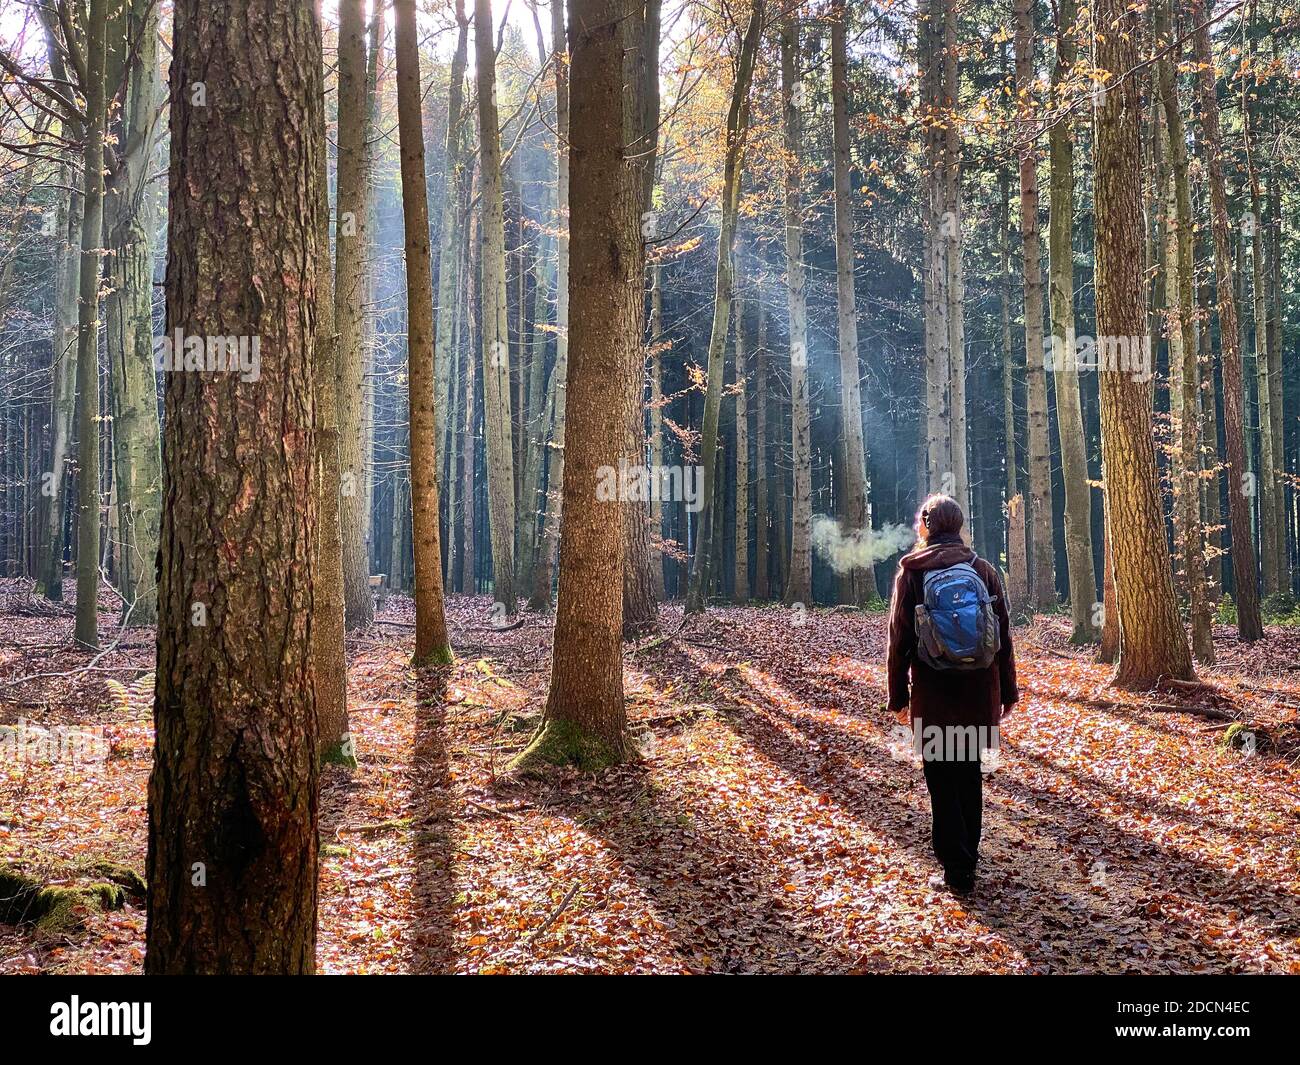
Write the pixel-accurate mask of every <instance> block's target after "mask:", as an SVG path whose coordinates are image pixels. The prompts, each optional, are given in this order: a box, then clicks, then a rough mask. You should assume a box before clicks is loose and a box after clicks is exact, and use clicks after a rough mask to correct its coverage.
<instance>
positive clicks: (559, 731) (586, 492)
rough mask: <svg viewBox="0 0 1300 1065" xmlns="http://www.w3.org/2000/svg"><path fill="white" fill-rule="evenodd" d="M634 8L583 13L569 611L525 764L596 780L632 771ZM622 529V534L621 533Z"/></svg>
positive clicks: (575, 17) (565, 586)
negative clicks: (628, 147) (628, 66)
mask: <svg viewBox="0 0 1300 1065" xmlns="http://www.w3.org/2000/svg"><path fill="white" fill-rule="evenodd" d="M626 14H627V9H626V3H625V0H573V2H572V3H571V4H570V14H569V40H570V43H571V46H572V71H573V124H572V132H571V136H570V144H571V149H572V152H573V170H572V191H573V199H574V202H576V203H579V204H581V205H582V210H581V211H580V212H578V213H577V214H575V216H574V218H573V226H572V257H573V258H572V263H573V274H572V277H571V279H570V285H571V291H572V309H573V315H572V323H571V327H572V335H571V348H570V357H569V363H568V375H567V378H566V380H565V385H566V389H567V391H568V410H567V418H568V422H569V424H568V439H569V440H570V445H569V450H570V453H569V455H568V459H567V462H566V466H567V470H566V474H565V482H564V525H563V528H562V531H561V534H560V535H561V541H562V542H561V545H560V553H561V558H562V564H561V566H560V585H559V598H558V602H557V605H556V615H555V640H554V650H553V651H552V657H551V684H550V690H549V692H548V694H547V700H546V709H545V712H544V714H543V723H542V728H541V730H540V731H539V733H538V735H537V736H536V737H535V738H534V740H533V742H532V743H531V744H530V745H529V747H528V748H527V749H526V750H525V751H524V752H523V754H522V755H521V756H520V758H519V760H518V763H517V764H518V765H519V766H520V767H521V768H529V767H532V766H534V765H536V764H538V763H574V764H576V765H578V766H579V767H581V768H583V769H595V768H599V767H601V766H605V765H608V764H610V763H612V762H618V761H622V760H623V758H624V757H625V756H626V754H627V752H628V747H629V741H628V739H627V736H626V730H627V716H626V711H625V709H624V705H623V646H622V640H621V637H620V633H621V630H622V627H623V618H622V614H623V589H622V583H623V582H622V579H621V574H622V570H623V531H622V522H621V521H619V520H618V518H617V515H618V511H619V508H620V507H621V506H622V504H621V503H620V502H619V501H618V500H617V498H615V499H613V500H602V499H601V498H600V492H599V485H600V480H601V475H600V473H599V470H600V468H601V467H602V466H607V467H613V468H617V465H618V459H619V456H620V455H621V454H622V453H623V448H624V445H625V441H626V431H627V429H626V427H627V422H626V416H625V408H624V403H623V400H624V398H625V397H624V396H623V395H619V396H616V397H614V399H615V401H614V402H611V397H610V394H609V389H610V382H611V381H619V382H621V383H622V389H623V391H624V392H630V387H629V385H630V382H631V380H632V375H631V374H630V373H629V370H630V369H631V368H632V367H633V366H635V365H639V364H640V362H641V360H642V359H643V357H644V356H643V352H642V346H641V338H642V332H643V329H644V320H643V315H644V287H645V261H644V254H645V252H644V247H643V245H642V243H641V232H640V214H641V183H640V175H639V174H637V173H636V171H635V169H634V168H632V167H629V166H627V165H626V164H625V162H624V158H623V154H624V144H625V143H626V138H625V130H626V125H627V124H626V122H625V116H624V110H623V102H622V100H621V95H622V91H623V84H624V78H623V31H622V28H621V26H620V25H619V23H620V17H622V16H626ZM611 518H612V520H611Z"/></svg>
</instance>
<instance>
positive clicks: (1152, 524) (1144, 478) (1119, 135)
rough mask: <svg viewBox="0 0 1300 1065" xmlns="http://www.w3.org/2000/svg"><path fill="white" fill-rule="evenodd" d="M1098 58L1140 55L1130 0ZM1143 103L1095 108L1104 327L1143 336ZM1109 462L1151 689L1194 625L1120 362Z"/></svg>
mask: <svg viewBox="0 0 1300 1065" xmlns="http://www.w3.org/2000/svg"><path fill="white" fill-rule="evenodd" d="M1097 18H1098V19H1099V20H1100V25H1102V26H1105V27H1106V28H1107V32H1106V33H1105V34H1104V35H1102V34H1099V35H1098V44H1097V48H1098V65H1099V66H1100V67H1101V68H1102V69H1104V70H1107V71H1111V72H1113V73H1115V74H1119V73H1120V72H1126V71H1129V70H1132V69H1133V68H1134V67H1135V66H1136V64H1137V49H1136V46H1135V43H1134V42H1135V40H1136V39H1137V37H1138V35H1139V33H1140V26H1139V24H1138V22H1137V16H1136V15H1135V14H1133V13H1131V12H1128V11H1127V10H1126V6H1125V3H1124V0H1102V3H1101V4H1100V5H1099V7H1098V11H1097ZM1141 114H1142V105H1141V100H1140V96H1139V87H1138V84H1137V82H1136V81H1135V79H1133V78H1131V77H1130V78H1122V79H1119V80H1118V81H1117V83H1116V84H1114V85H1112V86H1110V87H1108V89H1107V93H1106V99H1105V103H1104V105H1103V106H1102V107H1101V108H1100V109H1099V110H1098V111H1097V114H1096V143H1097V192H1096V197H1097V202H1096V212H1097V332H1098V334H1099V335H1100V336H1112V337H1137V336H1141V335H1143V334H1144V333H1145V330H1146V328H1147V314H1146V305H1147V300H1146V286H1145V277H1144V267H1143V264H1144V256H1143V252H1142V241H1143V234H1144V230H1145V223H1144V220H1143V212H1142V185H1141V172H1140V171H1139V170H1138V168H1136V167H1134V166H1133V165H1132V160H1134V159H1136V158H1138V157H1139V156H1140V153H1141V144H1140V140H1139V124H1140V121H1141ZM1099 377H1100V388H1101V418H1102V423H1101V424H1102V462H1103V466H1104V469H1105V483H1106V517H1107V524H1108V526H1109V530H1110V548H1111V559H1112V565H1113V567H1114V573H1115V599H1116V604H1117V606H1118V608H1119V626H1120V657H1119V665H1118V667H1117V669H1116V673H1115V683H1116V684H1117V685H1118V686H1120V687H1124V688H1129V689H1132V690H1137V691H1145V690H1147V689H1150V688H1153V687H1154V686H1155V685H1156V683H1157V682H1158V681H1159V680H1160V679H1161V678H1162V677H1174V678H1178V679H1183V680H1187V679H1191V677H1192V676H1193V673H1192V658H1191V654H1190V652H1189V651H1188V647H1187V634H1186V633H1185V632H1184V630H1183V622H1182V618H1180V617H1179V614H1178V603H1177V601H1176V600H1175V598H1174V582H1173V574H1172V570H1171V563H1170V557H1169V548H1168V545H1167V543H1166V542H1165V531H1164V514H1163V512H1162V508H1161V501H1160V482H1159V475H1158V472H1157V469H1156V454H1155V444H1154V435H1155V432H1154V426H1153V418H1152V413H1151V383H1150V381H1146V382H1143V381H1140V380H1138V379H1137V378H1136V376H1135V375H1134V374H1133V373H1131V372H1130V371H1128V370H1121V369H1120V368H1119V367H1101V368H1099Z"/></svg>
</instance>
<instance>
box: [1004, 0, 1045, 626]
mask: <svg viewBox="0 0 1300 1065" xmlns="http://www.w3.org/2000/svg"><path fill="white" fill-rule="evenodd" d="M1013 15H1014V18H1015V23H1016V30H1015V33H1016V35H1015V53H1016V94H1017V96H1018V98H1019V107H1020V121H1019V136H1020V145H1019V148H1020V238H1021V242H1022V244H1023V246H1024V262H1025V379H1026V382H1027V390H1026V406H1027V408H1028V411H1029V540H1030V547H1031V554H1032V559H1031V565H1032V568H1033V569H1032V573H1033V582H1032V589H1031V594H1032V597H1033V605H1034V607H1036V608H1037V609H1039V610H1045V609H1050V608H1051V607H1054V606H1055V605H1056V567H1055V558H1054V555H1053V546H1052V471H1051V455H1050V453H1049V451H1048V425H1047V373H1046V368H1045V367H1044V365H1043V355H1044V352H1043V271H1042V266H1041V265H1040V259H1039V239H1038V150H1037V146H1036V145H1035V143H1034V139H1035V136H1036V131H1035V126H1036V120H1035V119H1034V117H1033V115H1032V113H1031V109H1030V103H1031V93H1032V91H1033V83H1034V21H1033V18H1034V16H1033V6H1032V4H1031V2H1030V0H1014V11H1013Z"/></svg>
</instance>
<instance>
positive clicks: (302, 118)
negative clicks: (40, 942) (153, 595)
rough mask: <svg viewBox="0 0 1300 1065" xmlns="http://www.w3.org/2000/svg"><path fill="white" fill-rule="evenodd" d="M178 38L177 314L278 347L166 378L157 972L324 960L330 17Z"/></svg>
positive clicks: (208, 19) (254, 22)
mask: <svg viewBox="0 0 1300 1065" xmlns="http://www.w3.org/2000/svg"><path fill="white" fill-rule="evenodd" d="M97 2H99V0H97ZM173 49H174V51H173V58H172V66H171V132H172V137H171V197H170V221H171V226H170V231H169V233H168V258H167V325H168V332H169V334H170V333H171V331H172V330H173V329H180V330H183V331H184V332H185V333H187V334H189V335H197V336H207V335H212V336H229V335H236V336H248V337H258V338H259V339H260V345H261V349H262V351H264V352H267V353H273V357H271V358H267V360H266V362H265V364H264V366H263V367H262V369H263V373H262V374H261V376H260V378H259V380H257V381H244V380H241V379H240V375H239V374H231V373H216V374H211V373H193V372H183V371H181V372H171V373H168V374H167V375H166V378H165V380H166V408H167V411H166V413H167V417H166V420H165V423H164V424H165V430H164V433H165V445H164V448H163V455H164V465H163V492H164V499H165V506H164V508H163V522H162V547H161V554H162V570H161V574H162V578H161V582H160V584H159V589H158V591H159V596H158V601H159V618H158V670H157V681H156V698H155V707H154V716H155V722H156V728H157V739H156V743H155V747H154V764H153V773H152V775H151V776H150V779H149V856H148V870H147V871H148V881H149V901H148V925H147V928H146V948H147V949H146V954H145V971H146V972H148V973H151V974H153V973H284V974H291V973H310V972H312V971H313V969H314V966H315V947H316V856H317V839H316V827H317V775H318V769H317V728H316V700H315V692H314V686H313V681H312V665H311V653H310V632H311V625H312V621H311V615H312V596H313V581H314V577H315V556H316V536H317V511H316V497H315V492H314V488H315V484H316V454H315V440H314V434H313V428H312V406H313V404H312V359H313V352H314V348H315V343H316V337H317V326H318V322H317V307H318V305H319V304H320V302H321V300H320V299H319V297H320V290H319V285H320V284H321V281H322V276H321V273H322V270H323V269H324V263H323V261H322V258H321V256H320V255H319V232H320V227H321V225H322V224H323V219H321V217H320V211H321V204H322V203H323V202H324V196H323V195H322V193H321V192H320V190H319V189H318V187H317V186H318V183H319V181H320V180H321V177H322V175H323V174H324V173H325V165H324V161H323V159H322V158H321V156H322V154H323V153H324V152H325V143H324V140H323V139H322V138H321V136H320V131H321V130H322V129H323V128H324V119H323V117H322V116H321V114H320V109H321V108H322V106H323V102H322V98H323V95H324V93H323V84H322V73H321V66H322V63H321V44H320V25H319V22H318V19H317V15H316V13H315V11H314V5H313V4H311V3H309V2H308V0H239V2H238V3H231V2H218V0H202V2H196V0H178V2H177V3H176V5H175V23H174V30H173ZM286 55H288V56H292V57H294V62H284V61H283V57H284V56H286ZM268 69H275V70H276V71H277V75H276V76H277V91H276V92H267V91H266V71H267V70H268ZM198 79H203V83H204V88H205V90H206V95H207V106H202V105H195V104H194V103H193V102H192V101H193V100H194V99H195V97H194V95H193V92H194V90H193V84H194V82H195V81H196V80H198ZM230 115H238V116H239V120H238V121H237V122H232V121H230V120H229V116H230ZM250 131H252V132H253V135H254V138H255V139H253V140H250V138H249V134H250ZM231 173H238V174H242V175H244V177H245V180H246V185H245V187H246V188H247V189H253V190H256V194H255V195H253V194H249V195H248V196H245V197H240V198H234V197H231V196H229V195H228V192H229V184H228V182H229V175H230V174H231ZM216 244H220V246H221V248H222V254H220V255H212V256H201V255H195V254H194V249H195V248H201V247H211V246H214V245H216ZM231 455H256V456H257V462H256V463H240V462H232V461H231V460H230V456H231Z"/></svg>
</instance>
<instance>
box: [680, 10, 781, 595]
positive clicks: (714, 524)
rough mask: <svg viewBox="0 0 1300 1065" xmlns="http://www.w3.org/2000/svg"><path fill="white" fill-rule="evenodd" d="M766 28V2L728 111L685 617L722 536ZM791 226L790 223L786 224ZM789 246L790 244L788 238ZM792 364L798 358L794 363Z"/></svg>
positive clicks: (748, 36) (754, 16)
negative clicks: (732, 335)
mask: <svg viewBox="0 0 1300 1065" xmlns="http://www.w3.org/2000/svg"><path fill="white" fill-rule="evenodd" d="M762 28H763V0H754V4H753V7H752V8H751V9H750V14H749V23H748V25H746V27H745V34H744V37H743V38H742V39H741V46H740V55H739V56H738V57H737V61H736V79H735V82H734V83H733V84H732V87H731V104H730V107H729V108H728V110H727V125H726V137H727V143H726V157H725V161H724V163H723V179H722V221H721V225H720V229H719V232H718V257H717V264H716V269H715V277H714V288H713V325H712V328H711V330H710V332H709V353H708V367H709V376H708V386H707V389H706V391H705V394H704V418H703V422H702V425H701V428H700V462H701V464H702V465H703V467H704V509H703V510H701V511H700V514H699V525H698V528H699V530H700V531H699V535H698V536H697V537H696V540H695V553H694V555H693V556H692V557H691V577H690V583H689V585H688V587H687V589H686V613H688V614H693V613H698V612H699V611H702V610H703V609H704V604H705V600H706V599H707V597H708V588H707V586H706V584H705V580H704V576H705V568H706V566H707V564H708V560H709V554H710V552H711V551H712V549H713V542H714V537H715V535H719V534H721V531H722V524H723V522H722V514H721V513H720V512H719V511H718V510H717V508H716V507H715V506H714V495H715V494H716V493H715V491H714V487H713V485H714V478H715V477H716V476H717V473H718V469H719V466H718V416H719V414H720V413H721V410H722V378H723V367H724V363H725V351H726V344H727V331H728V328H729V325H730V321H731V301H732V298H733V293H732V286H733V283H734V278H735V247H736V224H737V217H738V214H739V207H740V184H741V173H742V168H743V165H744V155H745V141H746V138H747V136H748V133H749V88H750V84H751V83H752V82H753V78H754V63H755V59H756V57H757V53H758V42H759V39H760V37H761V35H762ZM787 225H788V223H787ZM787 240H788V238H787ZM791 359H792V361H793V355H792V357H791Z"/></svg>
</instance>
